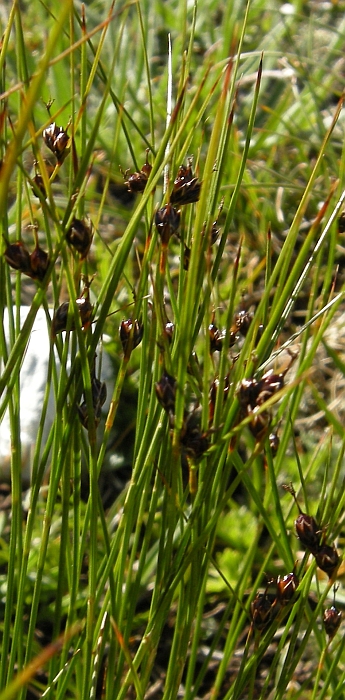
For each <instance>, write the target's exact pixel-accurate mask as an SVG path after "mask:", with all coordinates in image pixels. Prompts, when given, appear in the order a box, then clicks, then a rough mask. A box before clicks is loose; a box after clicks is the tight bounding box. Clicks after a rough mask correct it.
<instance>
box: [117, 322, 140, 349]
mask: <svg viewBox="0 0 345 700" xmlns="http://www.w3.org/2000/svg"><path fill="white" fill-rule="evenodd" d="M143 334H144V326H143V324H142V323H141V322H140V321H138V320H137V319H136V320H135V321H134V323H133V321H132V319H131V318H129V319H127V320H125V321H122V323H121V325H120V340H121V343H122V348H123V352H124V353H126V351H127V349H128V347H129V343H130V341H131V350H133V348H136V347H137V345H139V343H141V341H142V337H143Z"/></svg>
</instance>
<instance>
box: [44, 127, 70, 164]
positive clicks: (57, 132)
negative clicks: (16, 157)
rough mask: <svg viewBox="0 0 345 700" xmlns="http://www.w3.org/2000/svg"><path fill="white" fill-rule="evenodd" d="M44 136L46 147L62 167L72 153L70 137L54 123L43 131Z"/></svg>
mask: <svg viewBox="0 0 345 700" xmlns="http://www.w3.org/2000/svg"><path fill="white" fill-rule="evenodd" d="M42 136H43V140H44V142H45V144H46V146H47V147H48V148H49V149H50V151H52V153H54V155H55V157H56V159H57V162H58V164H59V165H61V164H62V163H63V161H64V160H65V158H66V156H67V155H68V154H69V151H70V147H69V142H70V137H69V136H68V134H67V130H65V129H63V128H62V126H57V124H55V122H52V123H51V124H50V125H49V126H48V127H47V128H46V129H44V130H43V132H42Z"/></svg>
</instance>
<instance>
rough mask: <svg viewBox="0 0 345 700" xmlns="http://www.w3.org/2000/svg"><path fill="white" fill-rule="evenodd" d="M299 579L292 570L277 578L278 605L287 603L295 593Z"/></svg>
mask: <svg viewBox="0 0 345 700" xmlns="http://www.w3.org/2000/svg"><path fill="white" fill-rule="evenodd" d="M298 584H299V580H298V578H297V576H296V574H294V573H293V572H292V573H290V574H286V576H283V578H282V577H281V576H278V578H277V600H278V602H279V603H280V605H282V606H284V605H287V604H288V603H289V602H290V600H291V599H292V598H293V596H294V595H295V591H296V589H297V587H298Z"/></svg>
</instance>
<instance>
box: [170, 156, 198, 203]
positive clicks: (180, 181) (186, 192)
mask: <svg viewBox="0 0 345 700" xmlns="http://www.w3.org/2000/svg"><path fill="white" fill-rule="evenodd" d="M201 185H202V183H201V182H200V180H199V179H198V178H197V177H194V176H193V171H192V158H189V159H188V165H187V166H185V165H180V167H179V169H178V171H177V175H176V179H175V180H174V187H173V191H172V193H171V196H170V202H171V204H177V205H178V206H179V205H182V204H191V203H192V202H197V201H198V200H199V197H200V190H201Z"/></svg>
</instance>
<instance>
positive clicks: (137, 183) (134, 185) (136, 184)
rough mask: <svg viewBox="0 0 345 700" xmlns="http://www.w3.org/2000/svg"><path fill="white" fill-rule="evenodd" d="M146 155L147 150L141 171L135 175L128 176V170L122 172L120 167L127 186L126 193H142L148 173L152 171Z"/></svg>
mask: <svg viewBox="0 0 345 700" xmlns="http://www.w3.org/2000/svg"><path fill="white" fill-rule="evenodd" d="M148 154H149V149H148V148H147V149H146V161H145V163H144V165H143V167H142V168H141V170H140V171H139V172H137V173H131V174H130V175H128V173H129V170H125V171H123V170H122V168H121V167H120V171H121V173H122V175H123V177H124V180H125V184H126V185H127V188H128V192H131V193H132V194H138V193H141V192H144V189H145V187H146V183H147V181H148V179H149V177H150V173H151V170H152V165H150V163H149V161H148Z"/></svg>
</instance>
